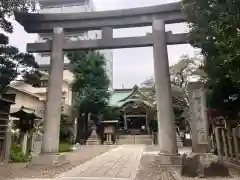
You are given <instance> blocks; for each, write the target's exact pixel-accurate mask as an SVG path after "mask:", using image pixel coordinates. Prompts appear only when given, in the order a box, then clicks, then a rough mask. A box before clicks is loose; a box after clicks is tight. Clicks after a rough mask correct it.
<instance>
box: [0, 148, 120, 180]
mask: <svg viewBox="0 0 240 180" xmlns="http://www.w3.org/2000/svg"><path fill="white" fill-rule="evenodd" d="M113 148H116V146H82V147H79V149H78V150H77V151H75V152H71V153H65V155H66V158H67V160H68V161H69V163H66V164H63V165H59V166H55V167H51V168H49V167H48V168H47V167H44V166H37V167H26V163H11V164H9V165H7V166H0V180H6V179H15V178H52V177H54V176H56V175H57V174H60V173H62V172H66V171H68V170H70V169H72V168H74V167H76V166H78V165H80V164H83V163H85V162H87V161H89V160H91V159H93V158H95V157H97V156H99V155H101V154H103V153H105V152H107V151H109V150H111V149H113Z"/></svg>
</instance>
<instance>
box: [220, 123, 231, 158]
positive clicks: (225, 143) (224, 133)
mask: <svg viewBox="0 0 240 180" xmlns="http://www.w3.org/2000/svg"><path fill="white" fill-rule="evenodd" d="M221 136H222V142H223V150H224V160H228V158H229V156H228V148H227V141H226V131H225V129H224V128H221Z"/></svg>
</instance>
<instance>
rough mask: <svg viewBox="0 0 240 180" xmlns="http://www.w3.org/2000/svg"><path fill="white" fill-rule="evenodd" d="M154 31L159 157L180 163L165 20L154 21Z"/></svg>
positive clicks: (169, 162) (170, 162) (162, 159)
mask: <svg viewBox="0 0 240 180" xmlns="http://www.w3.org/2000/svg"><path fill="white" fill-rule="evenodd" d="M152 33H153V35H152V38H153V50H154V76H155V87H156V102H157V117H158V143H159V146H160V153H159V155H158V157H159V158H157V159H158V161H160V164H166V165H168V164H169V165H171V164H178V163H177V162H176V161H175V160H176V157H178V156H177V155H178V149H177V142H176V127H175V122H174V114H173V103H172V92H171V83H170V73H169V62H168V52H167V45H166V32H165V23H164V21H163V20H154V21H153V32H152ZM177 159H178V158H177Z"/></svg>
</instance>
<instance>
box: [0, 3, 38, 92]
mask: <svg viewBox="0 0 240 180" xmlns="http://www.w3.org/2000/svg"><path fill="white" fill-rule="evenodd" d="M35 7H36V1H35V0H1V1H0V26H1V27H0V28H1V32H2V33H0V96H1V95H3V94H4V93H5V92H6V90H7V87H8V85H9V84H10V82H11V81H13V80H15V79H16V78H18V77H19V76H21V77H22V78H24V80H25V81H26V82H27V83H30V84H32V85H38V84H39V79H40V73H39V72H38V71H37V68H38V64H37V63H36V61H35V59H34V56H33V55H31V54H29V53H21V52H19V50H18V49H17V48H16V47H13V46H11V45H10V44H9V34H11V33H13V31H14V28H13V24H12V22H11V21H10V20H9V19H11V18H12V16H13V14H14V12H15V11H23V12H27V11H29V10H35Z"/></svg>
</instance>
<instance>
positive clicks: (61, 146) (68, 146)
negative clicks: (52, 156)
mask: <svg viewBox="0 0 240 180" xmlns="http://www.w3.org/2000/svg"><path fill="white" fill-rule="evenodd" d="M71 151H72V145H71V144H67V143H60V144H59V152H60V153H62V152H71Z"/></svg>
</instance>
